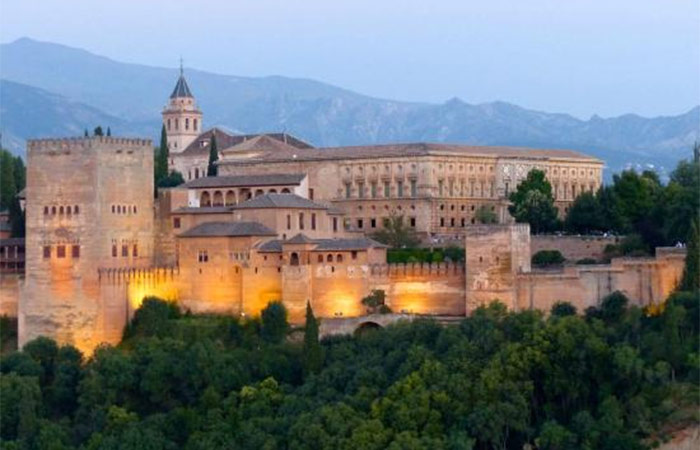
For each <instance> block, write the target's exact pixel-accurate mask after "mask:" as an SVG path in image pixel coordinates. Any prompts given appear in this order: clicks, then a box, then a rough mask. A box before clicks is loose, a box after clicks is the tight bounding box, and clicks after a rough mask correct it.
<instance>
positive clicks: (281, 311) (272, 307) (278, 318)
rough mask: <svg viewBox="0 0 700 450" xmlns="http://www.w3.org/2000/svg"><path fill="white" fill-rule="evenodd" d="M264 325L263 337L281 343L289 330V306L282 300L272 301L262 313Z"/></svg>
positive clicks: (262, 329)
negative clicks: (286, 306)
mask: <svg viewBox="0 0 700 450" xmlns="http://www.w3.org/2000/svg"><path fill="white" fill-rule="evenodd" d="M260 318H261V319H262V326H261V329H260V334H261V336H262V338H263V339H265V340H266V341H268V342H272V343H280V342H282V340H283V339H284V337H285V336H286V335H287V331H289V323H288V322H287V308H285V307H284V305H283V304H282V302H280V301H276V302H270V303H268V304H267V306H266V307H265V309H263V310H262V313H261V314H260Z"/></svg>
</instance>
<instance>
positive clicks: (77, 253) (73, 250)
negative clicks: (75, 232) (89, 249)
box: [70, 245, 80, 258]
mask: <svg viewBox="0 0 700 450" xmlns="http://www.w3.org/2000/svg"><path fill="white" fill-rule="evenodd" d="M70 254H71V256H72V257H73V258H80V246H79V245H74V246H72V247H71V250H70Z"/></svg>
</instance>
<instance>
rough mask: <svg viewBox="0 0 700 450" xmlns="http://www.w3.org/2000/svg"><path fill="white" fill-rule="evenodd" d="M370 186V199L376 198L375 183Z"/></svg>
mask: <svg viewBox="0 0 700 450" xmlns="http://www.w3.org/2000/svg"><path fill="white" fill-rule="evenodd" d="M370 186H371V187H370V190H371V194H372V198H377V183H372V184H371V185H370Z"/></svg>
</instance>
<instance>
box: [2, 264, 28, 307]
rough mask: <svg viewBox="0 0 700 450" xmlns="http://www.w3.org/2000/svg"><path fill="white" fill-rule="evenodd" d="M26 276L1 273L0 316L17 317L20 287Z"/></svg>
mask: <svg viewBox="0 0 700 450" xmlns="http://www.w3.org/2000/svg"><path fill="white" fill-rule="evenodd" d="M23 282H24V274H19V273H0V316H9V317H17V305H18V303H19V292H20V286H21V285H22V283H23Z"/></svg>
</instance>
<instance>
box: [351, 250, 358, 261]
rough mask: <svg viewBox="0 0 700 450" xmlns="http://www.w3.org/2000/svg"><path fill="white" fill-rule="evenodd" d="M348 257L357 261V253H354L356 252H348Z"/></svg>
mask: <svg viewBox="0 0 700 450" xmlns="http://www.w3.org/2000/svg"><path fill="white" fill-rule="evenodd" d="M350 257H351V258H352V259H357V251H356V250H353V251H352V252H350Z"/></svg>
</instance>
